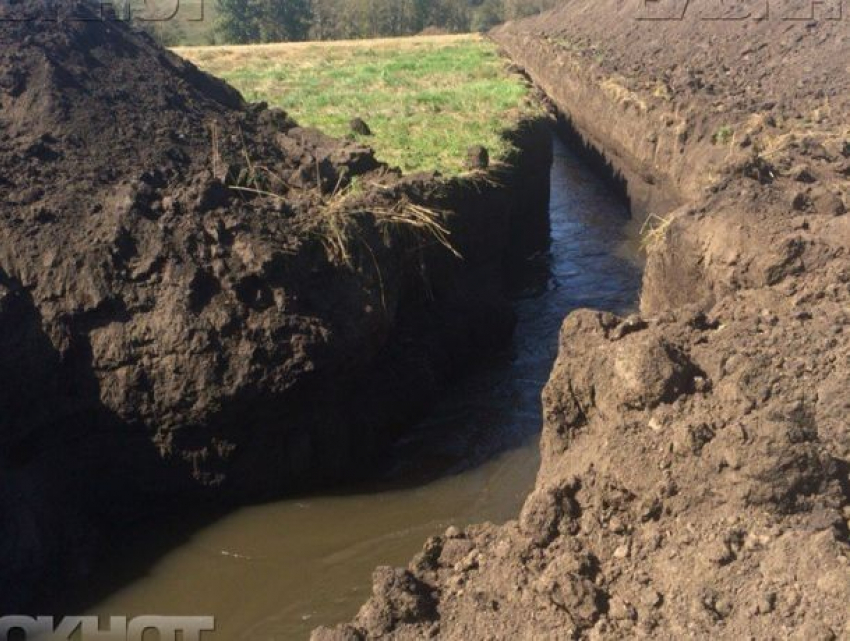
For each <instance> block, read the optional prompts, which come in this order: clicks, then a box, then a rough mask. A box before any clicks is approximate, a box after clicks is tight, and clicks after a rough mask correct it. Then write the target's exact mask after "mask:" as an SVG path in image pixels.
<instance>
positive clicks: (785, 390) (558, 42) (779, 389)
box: [314, 0, 850, 639]
mask: <svg viewBox="0 0 850 641" xmlns="http://www.w3.org/2000/svg"><path fill="white" fill-rule="evenodd" d="M661 4H662V5H674V4H676V3H661ZM786 4H787V3H786ZM807 4H808V3H807ZM639 5H640V6H642V5H643V3H638V2H625V3H624V2H615V1H614V0H609V1H603V2H599V1H596V2H589V1H583V0H581V1H573V2H567V3H564V6H563V7H562V8H561V9H559V10H556V11H554V12H552V13H549V14H545V15H543V16H541V17H539V18H536V19H531V20H528V21H525V22H520V23H515V24H510V25H507V26H506V27H504V28H501V29H499V30H497V31H496V32H495V34H494V37H495V38H496V40H497V41H498V42H499V43H501V44H502V45H503V46H504V47H505V49H506V51H507V52H508V54H509V55H510V56H511V57H512V58H513V59H514V60H515V61H516V62H517V63H518V64H520V65H522V66H523V67H524V68H525V69H526V71H527V72H528V73H529V74H530V75H531V77H532V78H533V79H534V80H535V82H537V83H538V84H539V85H540V86H541V87H542V88H543V89H545V90H546V92H547V94H548V95H549V96H550V97H551V98H552V100H553V101H554V103H555V104H556V105H557V106H558V107H559V108H560V109H561V110H562V112H563V116H564V120H565V126H566V127H567V128H571V129H572V131H573V132H574V133H576V134H578V135H579V136H580V137H581V138H582V139H583V141H584V142H585V143H586V144H588V145H591V146H595V147H596V148H597V150H599V151H601V152H602V154H603V155H604V156H605V158H606V160H607V162H608V163H609V166H610V168H611V170H612V172H614V173H616V174H618V176H619V177H620V178H621V179H622V180H623V181H625V182H626V183H628V184H627V187H628V193H629V194H630V196H631V197H632V203H633V205H634V208H635V211H636V212H642V213H643V214H644V215H646V214H649V213H652V214H655V215H656V217H653V218H651V219H650V220H651V221H652V222H654V227H655V231H654V232H653V233H650V234H647V245H648V252H649V257H648V266H647V271H646V274H645V279H644V285H643V298H642V304H641V313H640V315H636V316H634V317H632V318H627V319H622V318H617V317H614V316H612V315H610V314H605V313H600V312H595V311H579V312H576V313H574V314H572V315H571V316H569V317H568V318H567V320H566V321H565V323H564V327H563V331H562V335H561V340H560V355H559V357H558V361H557V363H556V364H555V367H554V370H553V372H552V376H551V379H550V381H549V383H548V385H547V387H546V390H545V392H544V395H543V411H544V417H545V425H544V433H543V438H542V445H541V449H542V454H543V463H542V467H541V470H540V472H539V476H538V481H537V487H536V489H535V491H534V492H533V493H532V494H531V496H530V497H529V498H528V500H527V502H526V504H525V507H524V509H523V511H522V514H521V515H520V516H519V518H518V520H517V521H514V522H511V523H508V524H506V525H504V526H494V525H480V526H473V527H470V528H467V529H465V530H458V529H456V528H452V529H450V531H448V532H446V534H445V535H444V536H442V537H438V538H435V539H432V540H429V541H428V542H427V543H426V545H425V548H424V549H423V551H422V553H421V554H420V555H419V556H418V557H417V558H416V559H414V560H413V561H412V563H411V564H410V566H409V567H408V568H407V569H405V570H394V571H389V570H387V569H381V570H379V571H378V572H377V573H376V575H375V594H374V596H373V597H372V599H371V600H370V601H369V602H368V603H367V604H366V605H364V607H363V609H362V610H361V612H360V614H359V615H358V616H357V618H356V619H355V620H354V621H353V622H352V623H351V624H347V625H345V626H341V627H339V628H337V629H334V630H331V629H320V630H318V631H316V633H315V634H314V638H315V639H360V638H370V639H372V638H398V639H413V638H428V637H434V638H445V639H484V638H487V639H572V638H596V639H609V638H610V639H620V638H622V639H627V638H636V637H638V638H641V637H647V638H661V639H684V638H693V639H708V638H712V639H715V638H723V639H772V638H783V639H784V638H793V639H850V609H848V603H850V544H848V543H849V542H848V525H850V477H848V473H850V429H848V428H850V425H848V410H850V397H848V394H847V382H848V380H850V327H848V325H850V216H848V215H847V214H846V210H847V206H848V205H850V202H848V198H849V197H850V192H848V188H849V187H850V184H848V162H850V131H848V130H847V120H846V118H847V114H848V113H850V102H848V96H850V91H848V89H850V87H848V85H850V77H848V74H847V69H846V65H847V61H848V59H850V27H848V25H850V22H848V21H847V19H846V17H845V19H844V20H842V21H825V20H816V21H811V20H809V21H796V22H788V21H781V20H776V19H774V20H767V21H762V22H754V21H742V22H735V23H729V22H716V21H714V22H704V21H701V20H697V19H694V16H691V17H690V18H687V19H686V20H684V21H682V22H651V23H647V22H637V21H636V20H635V16H636V15H637V12H638V11H639V8H640V7H639ZM827 8H828V7H820V9H818V10H826V9H827Z"/></svg>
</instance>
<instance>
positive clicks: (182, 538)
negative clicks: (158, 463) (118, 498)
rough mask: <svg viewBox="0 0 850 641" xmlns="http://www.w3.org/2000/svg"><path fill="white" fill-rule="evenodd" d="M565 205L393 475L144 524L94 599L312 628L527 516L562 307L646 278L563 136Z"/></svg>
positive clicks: (256, 629)
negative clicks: (432, 547)
mask: <svg viewBox="0 0 850 641" xmlns="http://www.w3.org/2000/svg"><path fill="white" fill-rule="evenodd" d="M551 221H552V239H551V250H550V251H549V252H548V253H545V254H540V255H538V256H535V257H533V259H531V260H530V261H529V262H528V265H527V269H524V270H522V273H521V274H517V278H516V282H515V283H513V284H512V289H513V292H514V294H515V298H516V307H517V311H518V314H519V319H520V320H519V325H518V327H517V335H516V339H515V341H514V344H513V346H512V348H511V349H510V351H509V352H508V353H505V354H502V355H499V356H498V357H497V358H494V359H493V360H492V362H490V363H486V364H484V365H483V366H482V367H481V368H480V370H479V371H477V372H476V373H473V374H472V375H471V376H470V377H468V378H467V379H466V380H465V381H464V383H463V384H462V385H460V386H459V387H457V388H456V389H455V390H453V391H452V392H451V393H450V394H449V396H448V397H447V398H445V399H444V400H443V401H442V402H441V403H440V405H439V407H437V408H436V410H435V411H434V413H433V414H432V416H430V417H429V418H428V419H427V420H426V421H423V423H422V424H421V425H420V426H418V427H417V428H416V429H415V430H414V431H413V433H412V434H411V435H410V436H409V437H408V438H407V439H406V440H405V441H404V442H402V443H399V444H398V446H397V447H396V449H395V451H394V453H393V454H394V455H393V456H392V457H391V461H392V464H391V465H390V466H388V468H387V469H386V470H383V471H382V474H381V479H382V481H381V482H380V483H378V484H376V485H373V486H371V487H364V488H360V489H359V490H358V491H354V492H352V493H350V494H344V495H343V494H340V495H336V496H332V495H323V496H311V497H302V498H298V499H293V500H288V501H281V502H279V503H273V504H270V505H264V506H260V507H251V508H246V509H243V510H241V511H238V512H236V513H232V514H229V515H228V516H226V517H224V518H222V519H219V520H217V521H215V522H214V523H211V524H210V523H207V524H206V525H200V526H199V525H197V524H196V525H193V526H191V527H187V526H186V524H185V523H183V524H176V523H175V524H166V525H165V526H162V528H161V531H158V532H153V533H151V532H146V533H145V534H144V541H145V546H144V547H141V548H140V547H137V546H135V547H133V549H134V550H135V554H138V555H139V556H140V557H142V558H133V559H126V560H125V561H122V562H121V563H118V564H116V567H115V568H114V573H113V574H114V576H116V577H122V578H121V579H119V582H122V585H121V587H119V588H117V589H116V588H115V586H114V585H113V586H112V587H111V588H109V591H110V592H111V593H110V594H109V595H108V596H107V597H105V598H104V599H103V600H102V602H100V603H98V604H97V605H96V606H95V607H93V608H92V609H91V613H96V614H100V615H127V616H136V615H140V614H167V615H189V614H192V615H215V616H216V618H217V628H218V632H217V633H216V634H214V635H211V637H210V638H214V639H220V640H222V641H231V640H245V641H248V640H250V641H261V640H267V639H269V640H270V639H275V640H278V639H286V640H288V639H302V638H307V636H308V635H309V631H310V630H311V629H312V628H314V627H315V626H317V625H320V624H332V623H336V622H340V621H343V620H347V619H349V618H350V617H351V616H353V615H354V614H355V612H356V611H357V608H358V607H359V605H360V604H361V603H362V602H363V601H364V600H365V599H366V597H367V596H368V593H369V586H370V574H371V572H372V570H373V569H374V568H375V566H378V565H404V564H406V562H407V561H408V560H409V559H410V557H411V556H412V555H413V554H415V553H416V552H417V551H418V550H419V549H420V548H421V546H422V543H423V542H424V540H425V539H426V538H427V537H428V536H430V535H433V534H437V533H440V532H442V531H444V530H445V529H446V527H448V526H449V525H458V526H463V525H466V524H470V523H476V522H481V521H488V520H489V521H494V522H502V521H505V520H508V519H510V518H513V517H515V516H516V514H517V513H518V511H519V509H520V507H521V505H522V502H523V499H524V498H525V496H526V495H527V494H528V492H529V490H530V488H531V487H532V485H533V483H534V476H535V474H536V471H537V466H538V455H537V436H538V433H539V431H540V400H539V396H540V391H541V389H542V387H543V385H544V383H545V381H546V378H547V376H548V374H549V371H550V369H551V365H552V362H553V360H554V358H555V353H556V344H557V334H558V328H559V326H560V324H561V321H562V319H563V317H564V316H565V315H566V314H567V313H568V312H569V311H570V310H572V309H575V308H578V307H594V308H599V309H608V310H613V311H619V312H625V311H629V310H630V309H631V308H633V307H634V306H635V302H636V299H637V292H638V286H639V281H640V265H639V259H638V252H637V244H636V242H635V234H634V233H633V227H634V225H633V224H630V223H627V215H626V211H625V208H624V206H623V205H622V204H621V203H620V202H619V201H618V200H617V199H616V198H615V197H614V196H613V195H612V194H611V190H610V189H609V188H608V187H607V186H606V185H605V184H603V183H602V182H600V181H599V179H598V178H597V177H595V176H594V175H593V174H592V173H590V172H589V170H587V169H586V168H585V167H583V166H582V164H581V162H580V160H579V159H578V158H576V157H575V156H574V155H572V154H571V153H570V152H569V151H568V150H567V149H565V148H564V147H563V146H561V145H560V144H558V143H556V158H555V163H554V166H553V169H552V202H551ZM146 550H147V551H146ZM125 563H126V566H124V564H125Z"/></svg>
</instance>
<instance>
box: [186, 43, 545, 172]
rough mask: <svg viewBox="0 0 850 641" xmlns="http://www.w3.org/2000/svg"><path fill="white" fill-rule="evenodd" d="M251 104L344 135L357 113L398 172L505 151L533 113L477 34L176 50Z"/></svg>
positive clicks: (447, 167)
mask: <svg viewBox="0 0 850 641" xmlns="http://www.w3.org/2000/svg"><path fill="white" fill-rule="evenodd" d="M176 52H177V53H179V54H180V55H182V56H184V57H186V58H188V59H190V60H191V61H193V62H195V63H196V64H197V65H198V66H200V67H202V68H203V69H205V70H207V71H209V72H210V73H212V74H214V75H216V76H219V77H221V78H224V79H225V80H227V81H228V82H230V83H231V84H233V85H234V86H235V87H237V88H238V89H239V90H240V91H242V93H243V95H244V96H245V97H246V98H247V99H248V100H251V101H266V102H268V103H269V104H270V105H273V106H276V107H282V108H283V109H285V110H286V111H287V112H289V113H290V114H291V115H292V116H293V117H294V118H295V119H296V120H298V121H299V123H301V124H303V125H309V126H314V127H319V128H321V129H323V130H325V131H326V132H328V133H330V134H332V135H336V136H345V135H349V134H350V133H351V132H350V129H349V122H350V120H351V119H352V118H354V117H361V118H363V119H364V120H366V122H367V123H368V124H369V126H370V127H371V129H372V131H373V133H374V136H372V137H367V138H362V140H363V141H364V142H367V143H368V144H370V145H371V146H373V147H374V148H375V149H376V151H377V153H378V156H379V157H380V158H381V159H382V160H384V161H386V162H388V163H390V164H391V165H396V166H399V167H401V168H402V169H403V170H405V171H406V172H414V171H423V170H439V171H441V172H443V173H446V174H450V175H451V174H458V173H461V172H462V171H463V170H464V161H465V157H466V152H467V150H468V149H469V147H471V146H472V145H478V144H480V145H484V146H485V147H487V148H488V149H489V150H490V152H491V156H492V157H493V158H494V159H495V160H497V161H498V160H499V159H500V158H503V157H504V156H505V154H506V153H507V152H508V148H507V143H506V142H505V141H504V140H503V138H502V136H501V134H502V132H503V131H504V130H506V129H508V128H510V127H511V126H512V125H513V124H514V123H516V122H517V120H518V119H520V118H521V117H523V116H524V115H528V114H531V113H533V112H535V111H539V110H540V107H539V106H538V105H537V104H536V103H535V102H534V101H533V100H531V99H530V96H529V95H528V94H529V92H528V89H527V87H526V86H525V85H524V84H523V83H522V81H521V80H520V78H519V77H517V76H515V75H513V74H510V73H508V72H507V70H506V63H505V61H504V60H503V59H502V58H501V57H500V56H499V55H498V53H497V51H496V48H495V46H494V45H493V44H492V43H490V42H489V41H487V40H485V39H483V38H481V37H479V36H475V35H464V36H421V37H414V38H400V39H385V40H368V41H354V42H327V43H293V44H275V45H255V46H238V47H237V46H230V47H190V48H178V49H176Z"/></svg>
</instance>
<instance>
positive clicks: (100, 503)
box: [0, 0, 551, 613]
mask: <svg viewBox="0 0 850 641" xmlns="http://www.w3.org/2000/svg"><path fill="white" fill-rule="evenodd" d="M49 8H52V9H49ZM25 10H26V11H31V12H32V13H33V14H34V15H35V16H36V17H43V16H46V15H51V14H50V13H49V11H50V10H52V11H53V12H54V14H53V15H55V16H56V17H57V18H58V19H56V20H43V19H36V20H33V21H28V22H20V21H8V20H3V21H0V511H2V514H3V519H2V521H0V559H1V560H2V567H3V576H2V578H0V611H2V612H14V611H20V610H21V609H22V608H23V607H25V606H26V605H27V604H28V603H32V602H33V598H34V597H36V601H35V602H36V604H38V603H40V602H42V601H40V600H39V599H40V597H43V596H45V595H46V594H48V593H50V592H51V591H53V590H54V589H55V588H57V587H60V588H65V589H67V586H69V585H74V583H73V581H74V580H75V579H76V578H78V577H80V576H84V575H85V574H86V573H88V572H90V571H91V569H92V563H93V562H94V561H95V560H96V558H97V556H98V555H97V553H96V552H97V548H98V547H99V546H100V545H101V544H102V543H103V542H104V540H105V539H106V538H108V536H110V534H109V533H110V532H111V530H110V529H109V528H108V527H107V524H109V525H110V526H112V525H114V524H116V523H127V522H128V521H133V520H138V519H142V518H144V517H146V516H147V515H149V514H150V513H151V512H152V511H153V510H155V509H166V508H175V507H180V506H184V505H186V504H187V503H192V504H205V503H206V502H212V503H215V504H216V505H217V506H218V507H221V506H222V505H228V504H230V502H232V501H240V502H244V501H246V500H259V499H262V498H267V497H271V496H277V495H280V494H281V493H283V492H291V491H293V490H295V489H298V488H304V487H315V486H316V485H320V484H326V483H331V482H334V481H338V480H340V479H349V478H351V477H352V476H356V475H362V474H364V473H365V472H366V471H368V470H369V469H370V464H369V462H370V461H371V460H372V458H373V457H374V456H376V455H377V453H378V452H379V451H380V448H381V446H382V445H383V444H384V443H385V442H386V441H387V440H388V439H389V438H390V437H391V436H392V434H393V432H394V430H397V429H398V428H399V426H403V425H405V424H406V423H408V422H409V421H410V420H411V419H412V417H415V416H417V415H418V414H419V413H420V412H421V411H422V409H423V408H424V407H426V406H427V404H428V402H429V400H430V399H431V398H433V395H434V394H436V393H437V392H438V391H439V389H440V387H441V386H442V385H444V384H445V383H446V381H447V380H448V379H449V377H450V376H451V375H452V374H456V373H457V372H458V371H461V370H462V369H463V366H464V365H465V364H466V363H468V362H469V361H471V360H472V359H473V358H474V356H475V355H476V354H478V353H480V352H482V351H487V350H491V349H493V348H494V346H497V345H501V344H503V343H504V342H505V341H506V340H507V339H508V338H509V337H510V334H511V331H512V328H513V315H512V312H511V309H510V305H509V304H508V302H507V300H506V299H505V297H504V296H503V295H502V292H501V277H502V273H503V268H504V264H505V261H506V260H507V258H508V256H509V254H510V253H511V251H513V249H511V246H515V245H516V244H515V243H513V239H512V237H511V235H512V233H513V231H514V230H515V228H516V227H517V226H519V227H522V228H529V227H531V226H532V223H534V224H538V223H539V221H540V218H541V217H540V216H539V215H537V216H535V215H532V214H533V212H534V211H540V212H542V214H543V215H544V218H545V211H546V207H545V206H546V201H547V191H546V179H545V178H543V177H544V176H545V172H536V173H529V174H528V175H525V174H523V173H522V172H521V171H519V170H518V169H512V170H509V171H508V172H507V174H506V175H505V176H503V177H502V180H501V184H502V186H496V184H495V182H493V181H490V182H483V181H482V182H481V183H478V182H472V181H463V180H455V181H442V180H439V179H438V178H437V177H435V176H424V177H418V178H416V177H413V178H401V176H400V173H399V172H397V171H395V170H391V169H389V168H387V167H386V166H384V165H383V164H381V163H380V162H378V161H377V160H376V159H375V157H374V155H373V153H372V151H371V150H370V149H368V148H365V147H362V146H359V145H357V144H353V143H347V142H344V141H338V140H334V139H331V138H328V137H327V136H324V135H323V134H321V133H320V132H318V131H315V130H310V129H304V128H301V127H298V126H297V124H296V123H295V122H293V121H292V120H291V119H290V118H289V117H288V116H287V115H286V114H285V113H283V112H281V111H279V110H274V109H267V108H266V107H265V106H264V105H247V104H245V103H244V102H243V100H242V98H241V97H240V96H239V95H238V94H237V93H236V92H235V90H233V89H232V88H230V87H229V86H228V85H226V84H225V83H223V82H220V81H218V80H216V79H213V78H211V77H209V76H207V75H205V74H204V73H202V72H201V71H199V70H198V69H197V68H195V67H194V66H192V65H191V64H189V63H187V62H184V61H182V60H181V59H179V58H177V57H176V56H174V55H172V54H170V53H168V52H166V51H165V50H163V49H161V48H160V47H158V46H157V45H155V44H154V43H153V41H152V40H151V39H149V38H148V37H147V36H145V35H143V34H139V33H135V32H133V31H131V30H130V29H129V28H128V27H127V26H126V25H125V24H123V23H119V22H111V21H104V20H100V19H98V16H96V15H94V14H92V13H91V10H89V9H87V8H86V4H85V3H79V2H71V1H70V0H68V1H67V2H58V3H57V2H46V1H42V2H34V3H31V4H28V5H27V6H26V7H25V8H24V7H21V6H20V5H17V4H16V5H12V6H11V7H8V6H7V7H4V8H2V9H0V11H13V12H14V13H15V15H16V17H20V12H21V11H25ZM80 18H84V19H80ZM517 135H518V137H519V139H518V143H519V146H520V147H521V148H522V147H523V146H524V147H525V149H526V151H527V152H528V154H529V156H528V157H529V158H531V157H532V156H533V158H534V159H536V160H535V161H534V162H537V163H539V164H541V165H546V163H547V162H548V160H549V157H550V153H551V152H550V150H549V149H548V148H547V145H546V144H540V141H541V139H542V140H546V138H545V136H547V135H548V134H547V133H546V130H545V127H544V126H543V123H530V126H529V128H528V129H524V130H523V131H522V132H518V134H517ZM541 137H542V138H541ZM532 150H533V151H532ZM522 153H523V152H522V151H521V152H520V154H522ZM534 162H532V163H531V164H532V165H534ZM354 178H358V179H359V184H360V185H366V187H361V188H359V189H358V190H352V191H350V192H349V191H347V187H348V186H349V185H350V184H351V182H352V180H353V179H354ZM491 178H492V177H491ZM520 185H523V187H524V188H527V189H528V190H529V191H528V193H529V194H533V196H532V198H533V199H534V202H535V203H536V204H538V205H539V208H538V210H533V209H526V208H525V207H520V206H519V205H520V204H522V205H525V204H526V203H527V201H528V195H526V194H525V192H523V191H522V189H521V188H520ZM412 204H416V205H423V206H427V207H429V208H430V209H431V210H432V213H431V214H425V218H426V222H427V224H424V225H423V224H422V216H423V213H422V211H421V210H412V209H411V208H410V206H411V205H412ZM520 210H521V211H524V212H526V213H527V215H528V220H527V221H522V220H520V221H519V222H518V219H517V217H516V216H515V215H514V214H515V213H516V212H518V211H520ZM544 222H545V221H544ZM538 226H539V225H538ZM535 231H537V230H535ZM536 236H537V237H538V238H539V233H538V234H536ZM447 240H448V241H449V243H450V244H451V246H452V249H453V250H456V251H457V252H458V253H460V254H461V255H462V257H463V258H462V259H460V258H458V257H456V256H455V255H454V253H453V252H452V251H450V249H449V247H448V246H447V243H446V242H445V241H447ZM509 240H510V241H511V242H509ZM509 249H510V250H511V251H509ZM118 536H120V534H119V535H118ZM35 609H38V608H37V607H36V608H35ZM42 613H43V612H42Z"/></svg>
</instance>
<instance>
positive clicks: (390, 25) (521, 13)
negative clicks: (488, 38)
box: [213, 0, 559, 44]
mask: <svg viewBox="0 0 850 641" xmlns="http://www.w3.org/2000/svg"><path fill="white" fill-rule="evenodd" d="M213 1H215V2H217V5H218V6H217V9H218V11H217V13H218V19H217V24H216V32H217V38H216V40H218V41H220V42H227V43H234V44H241V43H258V42H283V41H298V40H340V39H350V38H376V37H386V36H406V35H413V34H417V33H421V32H423V31H428V30H433V31H437V32H441V31H442V32H450V33H460V32H468V31H481V30H485V29H489V28H490V27H493V26H495V25H497V24H499V23H501V22H504V21H505V20H513V19H516V18H522V17H525V16H529V15H532V14H535V13H539V12H541V11H544V10H546V9H549V8H551V7H553V6H555V5H556V4H557V3H558V1H559V0H213Z"/></svg>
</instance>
